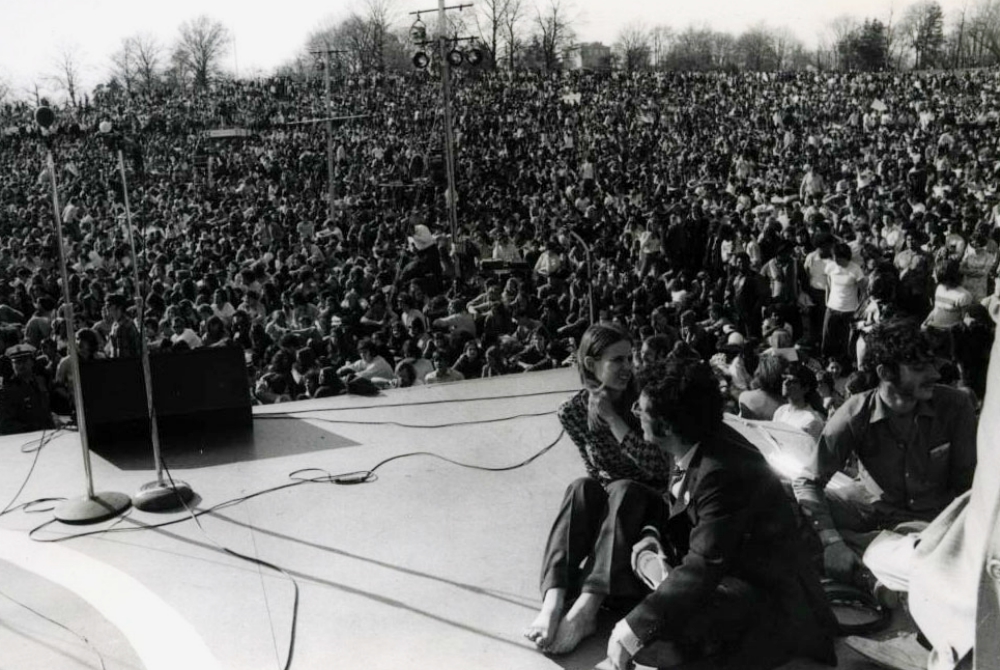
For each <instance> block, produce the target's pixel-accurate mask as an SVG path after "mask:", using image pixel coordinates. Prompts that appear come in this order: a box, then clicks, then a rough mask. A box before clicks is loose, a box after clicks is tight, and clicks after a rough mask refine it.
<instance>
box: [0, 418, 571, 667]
mask: <svg viewBox="0 0 1000 670" xmlns="http://www.w3.org/2000/svg"><path fill="white" fill-rule="evenodd" d="M552 413H553V412H544V413H539V414H525V415H519V416H518V417H502V418H500V419H491V420H487V421H482V422H473V423H489V422H490V421H506V420H510V419H512V418H519V417H522V416H523V417H528V416H543V415H545V414H552ZM274 418H293V417H286V416H276V417H274ZM331 421H332V420H331ZM338 423H339V422H338ZM349 423H354V422H349ZM369 423H371V422H369ZM386 423H394V422H386ZM445 425H449V424H445ZM454 425H461V424H454ZM419 427H421V428H433V427H440V426H419ZM565 434H566V431H565V430H564V429H560V431H559V435H557V436H556V438H555V439H554V440H553V441H552V442H550V443H549V444H547V445H546V446H545V447H543V448H542V449H541V450H539V451H538V452H536V453H534V454H532V455H531V456H529V457H528V458H526V459H524V460H523V461H520V462H518V463H515V464H513V465H507V466H499V467H490V466H484V465H475V464H472V463H463V462H461V461H457V460H454V459H452V458H448V457H447V456H442V455H440V454H436V453H434V452H430V451H413V452H407V453H403V454H397V455H395V456H390V457H388V458H385V459H383V460H381V461H379V462H378V463H376V464H375V465H374V466H373V467H372V468H370V469H368V470H358V471H354V472H345V473H340V474H330V473H329V472H327V471H326V470H323V469H321V468H302V469H299V470H295V471H293V472H291V473H289V475H288V477H289V479H291V480H292V481H291V482H288V483H286V484H281V485H278V486H273V487H270V488H267V489H262V490H260V491H256V492H254V493H251V494H248V495H245V496H240V497H239V498H233V499H230V500H226V501H223V502H221V503H218V504H216V505H213V506H211V507H209V508H207V509H204V510H197V511H196V510H193V509H191V507H190V506H189V505H188V504H187V501H184V500H182V501H181V502H182V504H183V505H184V509H185V511H186V512H187V516H185V517H182V518H179V519H172V520H170V521H164V522H161V523H156V524H141V522H139V521H137V520H135V519H132V518H131V515H130V514H125V515H121V516H119V517H118V518H117V519H115V521H114V523H113V524H111V526H109V527H108V528H103V529H100V530H93V531H88V532H84V533H76V534H73V535H64V536H61V537H56V538H51V539H46V540H40V539H37V538H35V533H36V532H38V531H40V530H42V529H44V528H47V527H48V526H50V525H51V524H52V523H53V522H54V521H56V519H55V518H53V519H49V520H48V521H46V522H45V523H43V524H41V525H39V526H36V527H35V528H33V529H31V531H29V532H28V537H29V538H30V539H31V540H33V541H35V542H43V543H49V542H63V541H66V540H71V539H76V538H80V537H87V536H91V535H103V534H106V533H121V532H131V531H139V530H153V529H156V528H163V527H165V526H171V525H174V524H176V523H181V522H184V521H188V520H189V519H190V520H192V521H194V523H195V525H197V527H198V529H199V530H200V531H201V533H202V534H203V535H204V536H205V537H206V538H208V540H209V541H211V542H212V544H214V545H215V546H216V547H218V549H219V550H220V551H222V552H224V553H226V554H229V555H231V556H234V557H236V558H239V559H241V560H244V561H247V562H249V563H252V564H254V565H258V566H263V567H266V568H269V569H271V570H274V571H275V572H278V573H280V574H282V575H284V576H285V577H286V578H288V580H289V581H291V583H292V587H293V590H294V598H293V601H292V621H291V624H290V632H289V640H288V653H287V655H286V659H285V664H284V665H283V666H282V670H289V669H290V668H291V664H292V658H293V656H294V652H295V635H296V630H297V626H298V614H299V584H298V581H297V580H296V579H295V578H294V577H293V576H292V575H291V574H289V573H288V572H287V571H286V570H284V569H283V568H282V567H280V566H278V565H275V564H274V563H270V562H268V561H265V560H263V559H260V558H256V557H253V556H247V555H245V554H242V553H240V552H238V551H235V550H233V549H230V548H229V547H226V546H225V545H223V544H221V543H219V542H218V541H216V540H215V538H213V537H212V536H211V535H209V533H208V532H207V531H206V530H205V528H204V526H202V524H201V521H200V519H199V517H200V516H202V515H203V514H211V513H213V512H216V511H218V510H220V509H225V508H227V507H232V506H234V505H238V504H240V503H243V502H246V501H247V500H250V499H252V498H256V497H258V496H261V495H265V494H267V493H273V492H276V491H281V490H283V489H287V488H292V487H295V486H300V485H302V484H323V483H327V484H337V485H352V484H364V483H371V482H374V481H377V479H378V475H376V474H375V473H376V471H377V470H378V469H379V468H381V467H382V466H384V465H387V464H388V463H391V462H392V461H396V460H400V459H403V458H410V457H415V456H429V457H431V458H436V459H439V460H442V461H444V462H446V463H450V464H452V465H457V466H459V467H463V468H468V469H472V470H479V471H483V472H510V471H512V470H516V469H518V468H522V467H524V466H526V465H528V464H530V463H532V462H534V461H535V460H537V459H538V458H541V457H542V456H543V455H545V454H546V453H548V452H549V451H550V450H551V449H552V448H553V447H555V446H556V445H557V444H558V443H559V441H560V440H562V438H563V436H564V435H565ZM44 437H45V435H44V433H43V434H42V438H41V439H40V440H39V447H38V448H37V449H35V450H34V451H35V462H36V463H37V460H38V454H39V453H40V452H41V447H42V446H44V445H45V444H47V441H45V439H44ZM49 439H50V440H51V437H50V438H49ZM27 444H30V443H27ZM163 469H164V472H165V473H166V475H167V478H168V479H169V480H170V483H171V485H172V486H173V485H174V481H173V475H171V473H170V469H169V468H168V467H167V464H166V461H163ZM32 470H34V463H32ZM305 472H320V473H322V474H320V475H317V476H312V477H302V476H301V475H302V473H305ZM30 476H31V471H29V472H28V477H29V478H30ZM27 481H28V479H27V478H26V479H25V481H24V484H22V486H21V489H20V490H18V493H17V495H20V493H21V490H23V489H24V485H25V484H27ZM17 495H15V496H14V499H13V500H11V504H13V502H14V500H16V499H17ZM47 500H52V499H38V500H34V501H31V502H29V503H25V504H23V505H21V506H19V507H20V508H21V509H24V510H25V512H28V511H29V510H28V507H29V506H31V505H34V504H37V503H40V502H44V501H47ZM8 507H10V505H8ZM7 511H10V510H4V512H2V513H0V516H2V514H5V513H7ZM130 512H131V510H130ZM125 519H130V520H131V521H134V522H135V523H137V524H140V525H136V526H132V527H117V526H118V525H119V524H120V523H121V522H122V521H124V520H125ZM18 604H20V603H18ZM32 611H34V610H32ZM36 614H37V612H36ZM268 615H269V616H270V610H268ZM39 616H42V617H43V618H46V619H48V617H45V616H44V615H42V614H39ZM49 620H50V621H51V619H49ZM53 623H57V622H53ZM57 625H61V624H58V623H57ZM67 630H69V629H67ZM70 632H72V631H70ZM74 634H75V633H74ZM81 637H82V636H81ZM82 639H83V640H84V641H85V642H87V643H88V644H89V641H87V640H86V638H82ZM95 652H96V650H95ZM98 655H99V654H98ZM101 667H102V668H103V667H104V661H103V659H101Z"/></svg>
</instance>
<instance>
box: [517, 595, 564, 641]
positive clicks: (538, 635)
mask: <svg viewBox="0 0 1000 670" xmlns="http://www.w3.org/2000/svg"><path fill="white" fill-rule="evenodd" d="M565 602H566V590H565V589H549V590H548V591H546V592H545V598H544V599H543V600H542V609H541V611H539V612H538V616H536V617H535V620H534V621H532V622H531V625H530V626H528V628H527V630H525V631H524V637H526V638H528V639H529V640H531V641H532V642H534V643H535V646H537V647H538V648H539V649H540V650H542V651H547V650H548V647H549V645H550V644H551V643H552V641H553V640H554V639H555V637H556V631H557V630H559V620H560V619H561V618H562V614H563V606H564V604H565Z"/></svg>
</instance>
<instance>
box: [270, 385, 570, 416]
mask: <svg viewBox="0 0 1000 670" xmlns="http://www.w3.org/2000/svg"><path fill="white" fill-rule="evenodd" d="M579 390H580V389H579V388H573V389H558V390H555V391H534V392H532V393H520V394H517V395H494V396H481V397H476V398H450V399H448V400H418V401H416V402H398V403H388V404H385V405H358V406H357V407H330V408H326V409H293V410H288V411H287V412H274V413H273V414H268V413H262V414H256V415H254V417H253V418H254V419H261V418H266V417H268V416H281V415H289V416H291V415H295V414H304V413H306V412H347V411H354V410H362V409H386V408H391V407H421V406H423V405H449V404H452V403H456V402H478V401H480V400H511V399H514V398H534V397H535V396H540V395H556V394H566V393H577V392H578V391H579Z"/></svg>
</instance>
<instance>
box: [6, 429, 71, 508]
mask: <svg viewBox="0 0 1000 670" xmlns="http://www.w3.org/2000/svg"><path fill="white" fill-rule="evenodd" d="M62 431H63V429H62V428H56V429H55V430H54V431H52V432H51V433H48V436H47V437H46V433H47V432H48V431H47V430H45V429H43V430H42V434H41V436H39V438H38V439H37V440H30V441H28V442H25V443H24V444H22V445H21V453H22V454H32V453H33V454H34V455H35V458H34V459H33V460H32V461H31V467H30V468H29V469H28V474H27V475H25V477H24V481H23V482H21V487H20V488H19V489H18V490H17V493H15V494H14V497H13V498H11V499H10V502H9V503H7V506H6V507H4V508H3V511H0V516H3V515H4V514H8V513H10V512H13V511H14V510H17V509H23V508H27V507H28V506H29V505H34V504H37V503H40V502H59V501H62V500H65V498H39V499H37V500H32V501H30V502H26V503H22V504H20V505H18V506H17V507H14V506H13V505H14V502H15V501H16V500H17V499H18V498H19V497H20V495H21V492H22V491H24V487H26V486H27V485H28V480H29V479H31V474H32V473H33V472H34V471H35V466H36V465H38V457H39V456H40V455H41V453H42V447H44V446H45V445H47V444H48V443H49V442H51V441H52V440H54V439H55V438H56V437H58V436H59V434H60V433H61V432H62ZM36 442H37V443H38V446H37V447H34V448H31V445H33V444H35V443H36ZM25 511H27V509H25Z"/></svg>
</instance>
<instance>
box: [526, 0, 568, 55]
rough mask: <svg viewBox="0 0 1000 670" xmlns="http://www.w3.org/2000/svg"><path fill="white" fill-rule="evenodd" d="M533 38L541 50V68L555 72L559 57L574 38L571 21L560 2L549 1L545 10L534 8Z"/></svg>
mask: <svg viewBox="0 0 1000 670" xmlns="http://www.w3.org/2000/svg"><path fill="white" fill-rule="evenodd" d="M535 12H536V14H535V38H536V40H537V42H538V45H539V46H540V48H541V58H542V66H543V67H544V68H545V70H546V72H551V71H552V70H555V69H556V68H557V67H558V65H559V57H560V55H561V54H562V52H563V50H564V49H565V48H566V47H568V46H569V45H570V44H571V43H572V42H573V39H574V37H575V31H574V29H573V21H572V19H571V18H570V17H569V11H568V9H567V8H566V7H565V6H564V5H563V2H562V0H549V3H548V5H546V6H545V8H544V9H543V8H540V7H536V8H535Z"/></svg>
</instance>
